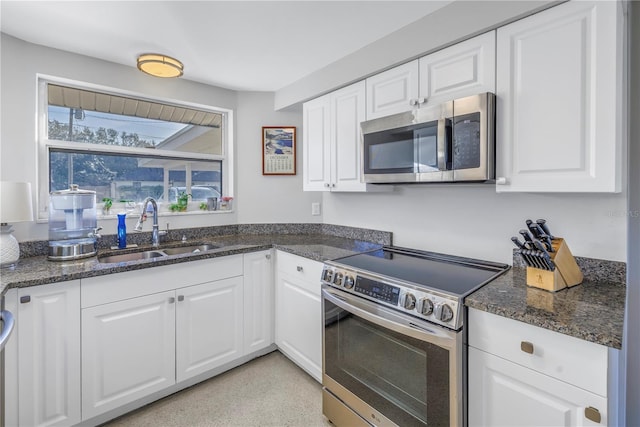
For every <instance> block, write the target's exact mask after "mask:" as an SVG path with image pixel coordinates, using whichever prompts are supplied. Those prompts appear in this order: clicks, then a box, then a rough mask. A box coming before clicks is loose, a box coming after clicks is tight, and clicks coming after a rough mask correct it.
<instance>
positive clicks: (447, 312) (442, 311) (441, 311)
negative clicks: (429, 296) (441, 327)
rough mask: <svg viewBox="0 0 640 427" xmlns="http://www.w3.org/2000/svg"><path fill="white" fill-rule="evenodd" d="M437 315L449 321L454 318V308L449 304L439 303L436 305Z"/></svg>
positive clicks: (442, 319)
mask: <svg viewBox="0 0 640 427" xmlns="http://www.w3.org/2000/svg"><path fill="white" fill-rule="evenodd" d="M435 316H436V319H438V320H441V321H443V322H448V321H449V320H451V319H453V310H452V309H451V307H449V306H448V305H447V304H444V303H443V304H438V306H436V313H435Z"/></svg>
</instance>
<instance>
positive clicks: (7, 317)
mask: <svg viewBox="0 0 640 427" xmlns="http://www.w3.org/2000/svg"><path fill="white" fill-rule="evenodd" d="M13 327H14V320H13V315H12V314H11V312H10V311H6V310H5V309H4V297H0V427H4V346H5V345H6V343H7V341H8V340H9V336H10V335H11V332H12V331H13Z"/></svg>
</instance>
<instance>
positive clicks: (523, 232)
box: [518, 229, 533, 242]
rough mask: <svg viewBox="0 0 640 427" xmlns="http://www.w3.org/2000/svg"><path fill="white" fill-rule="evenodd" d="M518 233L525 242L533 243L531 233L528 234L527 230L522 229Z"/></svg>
mask: <svg viewBox="0 0 640 427" xmlns="http://www.w3.org/2000/svg"><path fill="white" fill-rule="evenodd" d="M518 233H520V235H521V236H522V237H524V241H525V242H533V237H531V233H529V232H528V231H527V230H525V229H522V230H520V231H518Z"/></svg>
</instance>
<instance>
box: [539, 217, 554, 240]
mask: <svg viewBox="0 0 640 427" xmlns="http://www.w3.org/2000/svg"><path fill="white" fill-rule="evenodd" d="M536 224H538V225H539V226H540V228H542V231H544V234H546V235H547V236H549V238H551V240H553V239H555V237H553V234H551V231H549V227H548V226H547V220H546V219H538V220H536Z"/></svg>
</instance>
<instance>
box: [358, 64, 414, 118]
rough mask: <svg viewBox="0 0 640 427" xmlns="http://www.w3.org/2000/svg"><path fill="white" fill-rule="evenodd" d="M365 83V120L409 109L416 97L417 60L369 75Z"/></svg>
mask: <svg viewBox="0 0 640 427" xmlns="http://www.w3.org/2000/svg"><path fill="white" fill-rule="evenodd" d="M366 85H367V115H366V119H367V120H371V119H377V118H378V117H384V116H388V115H390V114H395V113H402V112H404V111H409V110H411V109H412V108H413V107H412V106H411V103H410V102H411V100H415V99H416V98H417V97H418V61H417V60H416V61H411V62H408V63H406V64H403V65H400V66H398V67H394V68H392V69H390V70H387V71H384V72H382V73H380V74H376V75H375V76H372V77H369V78H368V79H367V80H366Z"/></svg>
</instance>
